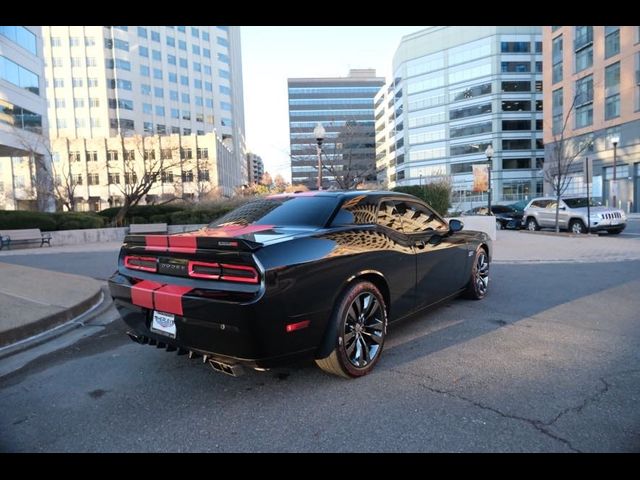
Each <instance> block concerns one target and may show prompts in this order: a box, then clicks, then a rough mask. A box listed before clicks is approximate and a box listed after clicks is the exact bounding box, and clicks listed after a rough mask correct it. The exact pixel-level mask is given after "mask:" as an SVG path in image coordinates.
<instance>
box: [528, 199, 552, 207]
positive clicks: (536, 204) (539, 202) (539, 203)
mask: <svg viewBox="0 0 640 480" xmlns="http://www.w3.org/2000/svg"><path fill="white" fill-rule="evenodd" d="M549 202H550V200H536V201H535V202H533V203H531V206H532V207H535V208H544V207H546V206H547V205H548V204H549Z"/></svg>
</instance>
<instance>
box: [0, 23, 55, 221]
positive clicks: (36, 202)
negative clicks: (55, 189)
mask: <svg viewBox="0 0 640 480" xmlns="http://www.w3.org/2000/svg"><path fill="white" fill-rule="evenodd" d="M42 53H43V48H42V35H41V27H39V26H0V210H2V209H7V210H16V209H20V210H27V209H29V210H49V209H51V208H52V207H53V203H52V202H51V199H50V198H49V196H48V194H47V192H48V191H49V185H48V184H47V182H46V179H47V175H46V174H44V173H43V168H47V166H48V165H49V162H50V158H49V155H48V144H47V140H46V138H45V137H43V136H42V133H43V131H46V129H47V113H46V109H47V104H46V101H45V81H44V62H43V54H42Z"/></svg>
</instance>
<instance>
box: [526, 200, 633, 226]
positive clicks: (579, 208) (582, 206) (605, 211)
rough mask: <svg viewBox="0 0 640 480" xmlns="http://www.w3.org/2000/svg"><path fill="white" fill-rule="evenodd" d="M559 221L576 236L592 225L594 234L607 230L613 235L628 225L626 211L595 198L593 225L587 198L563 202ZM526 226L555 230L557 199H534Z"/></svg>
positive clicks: (528, 210) (528, 208)
mask: <svg viewBox="0 0 640 480" xmlns="http://www.w3.org/2000/svg"><path fill="white" fill-rule="evenodd" d="M558 213H559V218H558V221H559V223H560V228H561V229H567V230H570V231H571V232H573V233H586V231H587V226H588V225H589V224H590V226H591V231H592V232H594V231H602V230H606V231H607V232H609V233H612V234H618V233H620V232H622V231H623V230H624V229H625V227H626V226H627V217H626V215H625V214H624V211H622V210H620V209H618V208H609V207H603V206H602V204H601V203H600V202H596V201H594V200H593V199H591V204H590V213H591V219H590V220H591V222H589V221H588V220H589V219H588V217H587V197H570V198H569V197H567V198H562V199H561V200H560V211H559V212H558ZM522 226H523V227H524V228H526V229H527V230H539V229H540V228H555V226H556V199H555V198H553V197H540V198H534V199H533V200H531V201H530V202H529V204H528V205H527V206H526V207H525V209H524V214H523V215H522Z"/></svg>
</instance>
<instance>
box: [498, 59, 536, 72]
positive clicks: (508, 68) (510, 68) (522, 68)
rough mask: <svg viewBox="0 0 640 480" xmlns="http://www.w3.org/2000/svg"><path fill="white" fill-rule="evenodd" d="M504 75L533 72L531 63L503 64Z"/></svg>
mask: <svg viewBox="0 0 640 480" xmlns="http://www.w3.org/2000/svg"><path fill="white" fill-rule="evenodd" d="M501 71H502V72H503V73H525V72H530V71H531V62H502V63H501Z"/></svg>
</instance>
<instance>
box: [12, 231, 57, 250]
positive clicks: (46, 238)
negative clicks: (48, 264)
mask: <svg viewBox="0 0 640 480" xmlns="http://www.w3.org/2000/svg"><path fill="white" fill-rule="evenodd" d="M29 242H40V246H41V247H42V246H43V245H44V244H45V243H46V244H47V245H49V246H51V234H50V233H47V232H45V233H42V232H41V231H40V229H39V228H25V229H22V230H0V250H1V249H2V248H3V247H5V246H6V247H8V248H11V245H14V244H16V243H29Z"/></svg>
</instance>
